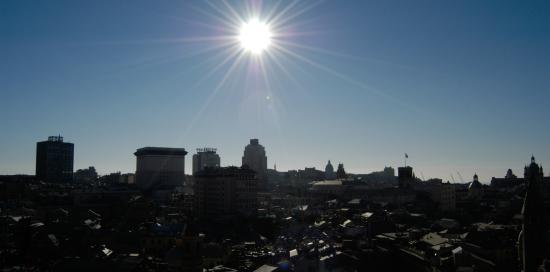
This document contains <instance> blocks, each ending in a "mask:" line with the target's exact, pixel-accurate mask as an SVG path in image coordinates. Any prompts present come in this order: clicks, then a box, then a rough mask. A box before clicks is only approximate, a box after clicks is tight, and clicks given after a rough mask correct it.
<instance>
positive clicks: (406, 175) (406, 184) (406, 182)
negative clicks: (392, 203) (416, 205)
mask: <svg viewBox="0 0 550 272" xmlns="http://www.w3.org/2000/svg"><path fill="white" fill-rule="evenodd" d="M414 179H415V177H414V174H413V169H412V167H410V166H405V167H399V168H397V181H398V182H399V188H401V189H410V188H411V183H412V182H414Z"/></svg>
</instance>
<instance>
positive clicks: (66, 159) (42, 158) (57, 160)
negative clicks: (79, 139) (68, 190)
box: [36, 136, 74, 182]
mask: <svg viewBox="0 0 550 272" xmlns="http://www.w3.org/2000/svg"><path fill="white" fill-rule="evenodd" d="M73 164H74V144H72V143H65V142H63V137H61V136H50V137H48V140H47V141H42V142H38V143H36V178H37V179H38V180H42V181H44V182H71V181H72V180H73Z"/></svg>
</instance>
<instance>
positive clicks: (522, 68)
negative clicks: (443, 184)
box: [0, 1, 550, 182]
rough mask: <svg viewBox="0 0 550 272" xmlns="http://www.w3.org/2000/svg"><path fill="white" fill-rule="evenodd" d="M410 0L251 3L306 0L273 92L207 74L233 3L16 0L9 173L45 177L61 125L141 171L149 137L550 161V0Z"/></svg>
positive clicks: (436, 161) (302, 157) (350, 164)
mask: <svg viewBox="0 0 550 272" xmlns="http://www.w3.org/2000/svg"><path fill="white" fill-rule="evenodd" d="M396 2H398V3H399V4H400V5H395V2H393V3H392V4H393V5H392V4H388V3H373V2H363V3H355V2H352V1H349V2H340V1H339V2H338V3H331V2H323V3H312V2H310V3H298V4H292V3H289V4H288V5H285V4H286V3H285V4H281V5H279V6H277V7H275V5H273V6H270V5H269V4H268V3H263V4H264V5H263V6H261V7H260V6H257V5H255V4H254V3H260V2H250V3H252V4H250V5H249V9H252V10H261V14H264V15H265V14H267V13H269V12H270V11H274V14H280V13H282V11H284V10H285V8H286V7H288V6H291V5H293V6H292V8H291V9H289V11H288V12H287V13H286V16H288V17H289V19H288V22H286V24H285V25H284V28H283V29H284V30H285V31H286V32H285V33H283V34H285V35H286V36H284V37H281V38H280V39H281V42H283V43H281V44H280V46H283V45H284V46H286V49H287V50H291V51H292V52H293V53H294V54H296V55H288V54H287V55H284V56H282V57H281V58H279V59H277V60H278V61H279V62H280V63H281V64H282V67H284V69H281V67H279V66H278V65H277V64H276V63H275V62H272V63H269V64H271V65H268V66H266V67H267V74H269V75H270V76H269V84H267V83H266V82H265V81H264V79H263V78H261V77H259V76H258V75H257V74H256V72H257V71H255V70H254V69H247V66H246V65H243V66H239V69H237V70H238V71H237V72H236V73H234V74H231V75H230V76H228V77H227V80H225V81H222V80H223V79H224V76H225V75H226V72H227V71H228V70H229V69H230V65H231V64H232V63H228V64H227V65H225V66H222V67H221V68H220V69H219V70H217V71H214V72H212V73H210V72H211V71H212V70H213V68H214V67H216V65H217V64H218V63H219V62H221V61H223V60H224V59H225V58H226V57H227V56H226V55H224V51H223V50H222V49H218V48H223V44H220V43H218V41H217V40H216V38H219V37H221V36H224V35H226V34H228V33H229V34H231V33H232V32H231V31H232V29H230V26H228V25H226V24H224V23H222V21H227V19H226V18H225V17H224V15H223V13H224V12H225V13H227V14H230V13H231V11H230V9H229V8H228V7H227V6H226V5H224V4H222V3H220V2H218V3H201V2H183V3H180V2H163V3H156V4H155V5H154V8H153V7H152V4H151V3H147V2H136V3H135V4H133V5H129V4H124V3H111V2H94V3H86V2H83V3H78V4H74V3H71V2H70V1H59V2H54V3H40V2H38V3H33V4H29V3H20V2H16V1H13V2H8V1H6V2H2V3H1V4H0V5H1V6H2V8H1V11H0V12H1V14H2V16H1V18H0V20H1V23H0V25H1V26H0V31H1V32H0V33H1V35H0V49H1V50H0V54H1V59H3V60H4V61H2V63H1V64H0V74H2V76H1V77H0V87H1V89H2V90H3V92H2V93H3V99H2V100H1V102H0V106H1V107H0V108H1V109H0V116H1V117H0V120H1V123H2V128H3V129H2V131H3V133H2V134H1V135H0V150H1V153H2V155H1V156H0V174H33V173H34V159H35V156H36V150H35V144H36V142H38V141H43V140H45V139H46V138H47V137H48V136H50V135H58V134H61V135H62V136H64V137H65V140H66V141H68V142H71V143H74V144H75V148H74V162H75V164H74V169H75V170H76V169H82V168H87V167H88V166H95V167H96V169H97V170H98V172H99V173H101V174H107V173H111V172H116V171H122V172H134V171H135V164H136V163H135V157H134V156H133V152H134V151H135V150H136V149H137V148H140V147H144V146H163V147H182V148H185V149H186V150H189V151H194V150H195V148H198V147H203V146H212V147H215V148H217V149H218V153H219V155H220V157H221V161H222V165H224V166H227V165H237V166H238V165H240V161H241V156H242V154H243V150H244V147H245V146H246V144H247V143H248V140H249V139H252V138H258V139H260V142H261V143H262V144H263V145H264V146H265V148H266V153H267V158H268V164H267V165H268V167H269V168H272V167H273V165H274V164H277V168H278V169H279V170H290V169H303V168H304V167H312V166H313V167H316V168H317V169H320V170H322V169H324V166H325V165H326V162H327V160H329V159H330V160H331V161H332V162H333V163H334V164H337V163H339V162H341V163H344V165H345V167H346V171H347V172H351V173H368V172H371V171H379V170H382V169H383V167H384V166H392V167H394V168H397V167H399V166H402V165H403V159H404V157H403V156H404V153H407V154H409V155H410V159H409V161H408V164H410V165H411V166H412V167H414V169H415V173H416V174H417V176H420V177H422V176H424V177H425V178H426V179H427V178H432V177H433V178H442V179H443V180H445V181H446V180H451V176H450V175H451V174H452V175H454V179H455V181H456V182H460V179H459V178H458V177H457V172H460V174H461V175H462V176H463V177H464V182H468V181H471V177H472V176H473V175H474V173H477V174H478V175H479V176H480V180H481V181H482V182H488V181H489V180H490V178H491V177H493V176H494V177H503V176H504V175H505V173H506V170H507V169H508V168H511V169H512V170H513V171H514V173H515V174H516V175H518V176H522V175H523V172H522V169H523V167H524V164H525V161H526V158H529V157H530V156H531V154H534V155H535V157H536V158H537V161H538V162H539V163H540V165H542V166H543V167H544V166H546V165H548V164H549V162H550V153H549V152H548V151H550V144H549V143H548V139H550V128H549V127H548V126H545V124H546V123H547V121H548V116H550V107H549V105H548V101H550V99H549V98H550V94H549V93H548V90H549V89H550V79H549V78H548V77H547V74H548V71H550V67H549V65H550V52H548V50H547V48H549V47H550V38H549V37H550V35H549V33H550V23H549V21H550V18H547V16H545V14H547V13H548V11H549V10H550V4H548V3H545V2H533V3H531V4H530V5H522V6H518V5H516V4H514V2H512V1H498V2H490V1H488V2H484V3H478V2H474V1H470V2H467V1H464V2H458V3H457V2H452V1H443V2H440V3H429V4H427V2H416V3H414V4H413V3H408V2H399V1H396ZM230 6H231V7H232V8H233V9H235V10H237V12H241V11H244V10H246V8H245V7H241V5H240V4H237V3H232V5H230ZM497 7H498V8H497ZM220 10H221V11H220ZM241 16H243V17H245V16H246V12H243V14H241ZM259 17H261V16H259ZM98 18H100V19H98ZM247 19H248V18H247ZM260 19H261V18H260ZM285 27H286V28H285ZM275 34H277V33H275ZM279 34H281V33H279ZM284 46H283V47H284ZM244 61H245V62H249V61H250V60H248V59H246V58H245V59H244ZM248 68H249V67H248ZM205 75H208V76H205ZM258 78H259V79H258ZM220 82H224V84H220ZM218 86H221V87H218ZM190 155H191V154H190ZM186 164H187V165H186V173H188V174H190V173H192V171H191V165H192V164H191V160H190V159H188V160H187V163H186ZM451 181H452V180H451Z"/></svg>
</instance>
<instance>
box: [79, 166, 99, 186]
mask: <svg viewBox="0 0 550 272" xmlns="http://www.w3.org/2000/svg"><path fill="white" fill-rule="evenodd" d="M74 181H75V182H78V183H93V182H95V181H97V172H96V170H95V168H94V167H93V166H90V167H88V168H87V169H78V170H76V172H74Z"/></svg>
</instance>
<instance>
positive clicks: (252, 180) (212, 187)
mask: <svg viewBox="0 0 550 272" xmlns="http://www.w3.org/2000/svg"><path fill="white" fill-rule="evenodd" d="M257 192H258V179H257V177H256V172H255V171H253V170H252V169H249V168H247V167H240V168H239V167H221V168H205V169H203V170H202V171H199V172H197V173H196V175H195V209H196V213H197V214H198V216H199V217H201V218H206V219H228V218H231V217H233V216H235V215H245V216H249V215H252V214H254V213H255V212H256V209H257V208H258V205H257Z"/></svg>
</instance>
